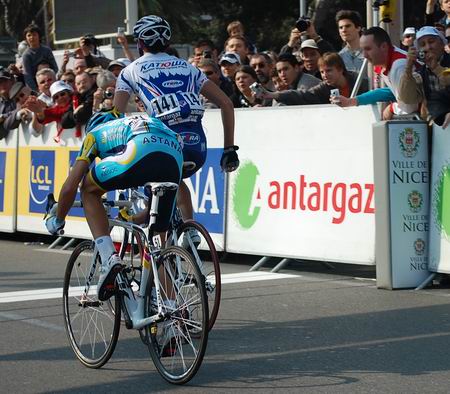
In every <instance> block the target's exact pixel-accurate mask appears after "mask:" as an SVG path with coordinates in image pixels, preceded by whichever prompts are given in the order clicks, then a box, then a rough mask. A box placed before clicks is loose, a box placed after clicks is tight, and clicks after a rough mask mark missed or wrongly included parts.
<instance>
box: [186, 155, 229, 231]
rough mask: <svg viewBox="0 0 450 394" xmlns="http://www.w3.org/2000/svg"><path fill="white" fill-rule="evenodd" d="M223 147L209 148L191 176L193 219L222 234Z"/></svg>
mask: <svg viewBox="0 0 450 394" xmlns="http://www.w3.org/2000/svg"><path fill="white" fill-rule="evenodd" d="M222 152H223V149H221V148H210V149H208V156H207V159H206V162H205V164H204V165H203V167H202V168H201V169H200V170H198V171H197V172H196V173H195V174H194V175H193V176H192V177H191V178H189V180H188V182H189V181H190V182H191V184H192V189H193V192H192V193H191V199H192V205H193V207H194V219H195V220H196V221H198V222H200V223H201V224H203V225H204V226H205V227H206V228H207V230H208V231H209V232H211V233H216V234H223V225H224V208H225V205H224V197H225V196H224V194H225V175H224V173H223V172H222V170H221V168H220V165H219V163H220V158H221V156H222Z"/></svg>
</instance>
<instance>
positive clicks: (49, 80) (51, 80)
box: [39, 78, 53, 85]
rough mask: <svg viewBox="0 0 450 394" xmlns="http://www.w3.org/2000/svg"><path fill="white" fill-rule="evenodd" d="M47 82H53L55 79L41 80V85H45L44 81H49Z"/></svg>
mask: <svg viewBox="0 0 450 394" xmlns="http://www.w3.org/2000/svg"><path fill="white" fill-rule="evenodd" d="M47 82H53V79H50V78H49V79H44V80H43V81H39V85H43V84H44V83H47Z"/></svg>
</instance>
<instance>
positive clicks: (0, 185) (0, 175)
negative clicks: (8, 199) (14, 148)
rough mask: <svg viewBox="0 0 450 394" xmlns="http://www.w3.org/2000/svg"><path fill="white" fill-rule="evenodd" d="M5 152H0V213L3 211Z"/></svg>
mask: <svg viewBox="0 0 450 394" xmlns="http://www.w3.org/2000/svg"><path fill="white" fill-rule="evenodd" d="M5 171H6V152H0V212H3V211H4V210H5V208H4V204H5Z"/></svg>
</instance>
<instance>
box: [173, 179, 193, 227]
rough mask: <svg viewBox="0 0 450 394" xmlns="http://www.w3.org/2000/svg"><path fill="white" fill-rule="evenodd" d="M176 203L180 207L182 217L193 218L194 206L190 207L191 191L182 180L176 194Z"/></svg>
mask: <svg viewBox="0 0 450 394" xmlns="http://www.w3.org/2000/svg"><path fill="white" fill-rule="evenodd" d="M177 205H178V207H179V208H180V209H181V213H182V214H183V219H185V220H188V219H193V217H194V208H193V207H192V199H191V192H190V190H189V188H188V187H187V185H186V183H185V182H184V181H181V183H180V188H179V190H178V195H177Z"/></svg>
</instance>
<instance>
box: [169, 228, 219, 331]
mask: <svg viewBox="0 0 450 394" xmlns="http://www.w3.org/2000/svg"><path fill="white" fill-rule="evenodd" d="M191 229H194V230H196V231H197V233H198V234H199V235H200V244H199V245H198V246H196V244H194V242H193V241H192V238H191V235H190V230H191ZM177 233H178V234H177V237H178V242H177V244H178V246H181V245H182V244H183V243H184V245H187V244H186V242H188V244H189V247H188V248H187V250H188V252H190V253H191V254H192V256H193V257H194V260H195V262H196V263H197V265H198V266H199V268H200V271H201V272H202V274H203V275H204V277H205V287H206V295H207V296H208V308H209V329H210V330H211V329H212V328H213V326H214V323H215V322H216V319H217V315H218V313H219V307H220V296H221V291H222V285H221V279H220V263H219V256H218V254H217V251H216V247H215V246H214V241H213V240H212V239H211V236H210V235H209V232H208V230H206V228H205V227H204V226H203V225H201V224H200V223H198V222H196V221H194V220H187V221H185V222H183V223H182V224H181V225H180V226H179V227H178V229H177ZM186 239H187V241H186Z"/></svg>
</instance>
